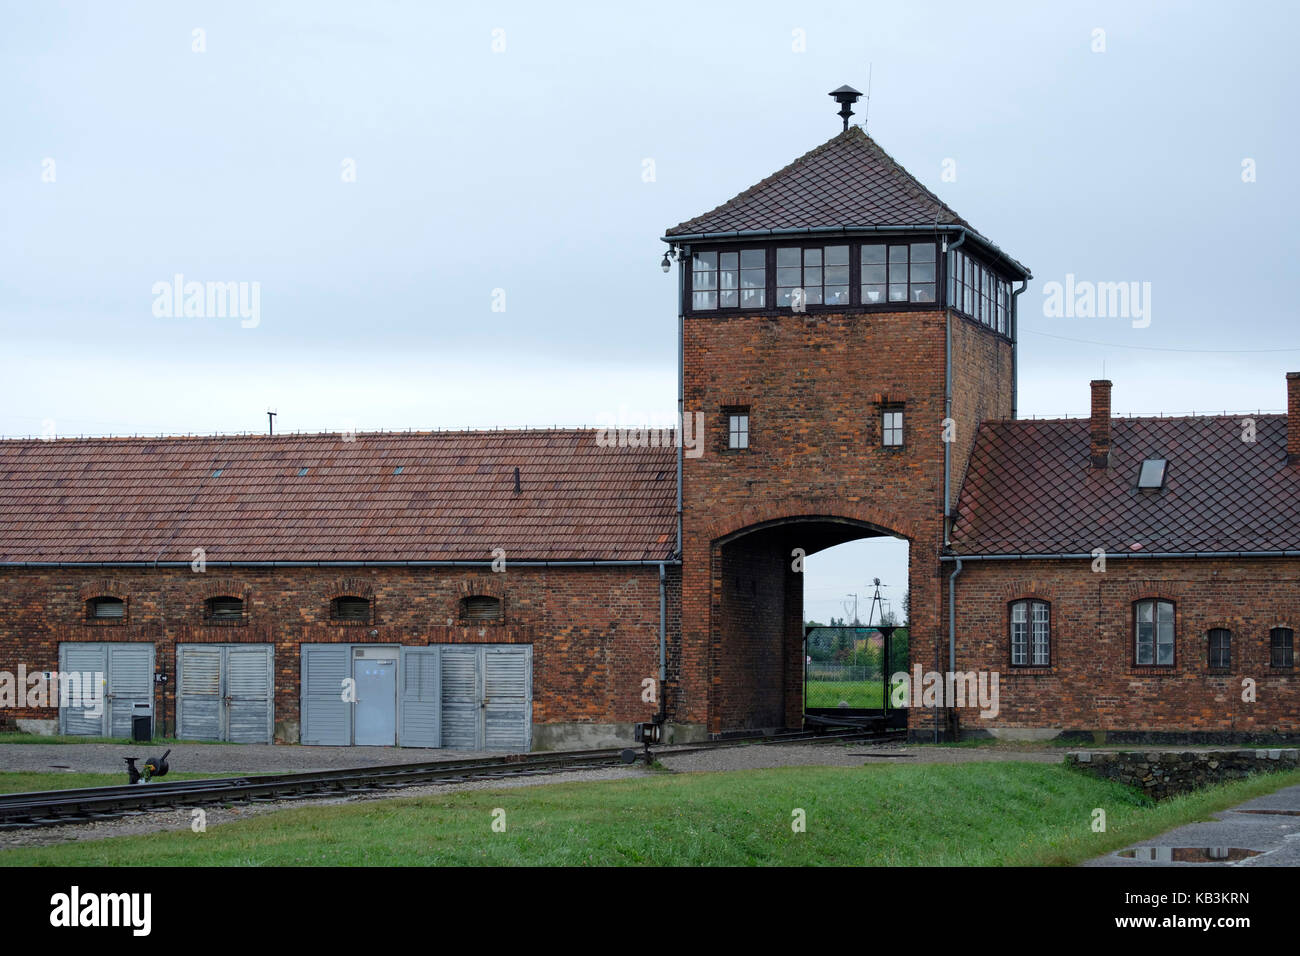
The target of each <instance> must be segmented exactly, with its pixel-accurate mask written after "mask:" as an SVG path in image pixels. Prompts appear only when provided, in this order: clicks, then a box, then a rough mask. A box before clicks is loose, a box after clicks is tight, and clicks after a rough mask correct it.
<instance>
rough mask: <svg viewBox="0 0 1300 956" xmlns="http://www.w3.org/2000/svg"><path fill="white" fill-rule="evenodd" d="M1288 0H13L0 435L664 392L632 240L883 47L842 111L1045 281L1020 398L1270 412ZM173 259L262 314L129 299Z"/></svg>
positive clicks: (765, 164) (641, 412) (1293, 344)
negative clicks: (1106, 388) (1071, 0)
mask: <svg viewBox="0 0 1300 956" xmlns="http://www.w3.org/2000/svg"><path fill="white" fill-rule="evenodd" d="M1298 19H1300V17H1298V16H1297V13H1296V8H1295V6H1294V5H1292V4H1286V3H1275V4H1270V3H1254V4H1251V5H1249V6H1248V7H1239V6H1230V5H1226V4H1214V5H1211V4H1192V3H1184V4H1176V5H1175V4H1160V3H1136V4H1135V3H1131V2H1130V3H1115V4H1055V3H1053V4H1029V3H1026V4H1017V3H990V4H978V5H972V4H968V3H961V4H958V3H951V4H949V3H935V4H926V3H917V2H907V3H898V2H891V3H880V4H875V3H872V4H867V3H860V2H859V3H844V4H832V3H805V4H790V3H788V2H787V3H762V2H755V0H746V2H743V3H734V4H722V3H700V4H695V5H691V6H682V5H676V6H674V5H671V4H667V5H665V4H659V5H654V4H651V5H645V4H636V5H630V4H629V5H611V4H590V5H583V4H559V3H556V4H535V3H534V4H472V5H466V4H446V3H364V4H362V3H355V2H351V3H326V2H310V3H309V2H299V3H251V2H249V3H239V2H229V0H223V2H220V3H172V2H166V3H164V2H157V3H134V4H118V3H114V4H104V3H91V2H85V3H71V4H55V3H40V4H8V5H6V7H5V9H4V11H3V13H0V82H2V83H3V89H4V91H5V92H4V95H3V97H0V128H3V130H4V135H3V139H2V140H0V190H2V196H3V201H2V202H0V323H3V343H4V358H5V361H4V366H3V367H4V375H3V376H0V397H2V399H3V401H0V434H4V435H8V436H15V435H27V434H40V433H42V432H46V433H51V432H52V433H54V434H58V435H70V434H123V433H136V432H148V433H158V432H168V433H176V432H213V431H222V432H229V431H241V430H262V429H264V428H265V425H266V416H265V412H266V410H267V409H268V408H274V409H276V410H277V411H278V413H279V415H278V418H277V430H287V431H293V430H304V431H319V430H334V429H339V428H343V427H346V426H348V425H353V426H355V427H357V428H360V429H371V428H408V427H411V428H432V427H463V426H493V425H511V426H549V425H552V424H561V425H584V424H600V423H605V422H608V421H610V420H611V419H613V418H615V417H619V418H623V419H626V420H632V421H641V420H647V419H648V420H653V421H656V422H658V421H666V420H667V419H668V418H669V416H671V414H672V413H673V411H674V401H675V388H676V364H675V357H674V356H675V346H676V339H675V336H676V308H675V303H674V292H675V288H676V282H675V280H674V279H672V278H670V277H666V276H664V275H663V274H662V273H661V272H660V270H659V259H660V257H661V255H662V253H663V246H662V244H661V243H660V242H659V241H658V238H659V237H660V236H661V235H662V234H663V231H664V229H665V228H667V227H669V226H671V225H674V224H676V223H677V222H679V221H682V220H684V219H687V218H689V217H691V216H694V215H696V214H698V213H700V212H703V211H705V210H707V209H710V208H712V207H713V206H715V205H717V204H718V203H720V202H722V201H724V200H726V199H728V198H730V197H731V196H733V195H734V194H736V193H737V192H739V191H741V190H742V189H744V188H746V187H748V186H749V185H751V184H752V183H754V182H756V181H758V180H759V179H761V178H763V177H764V176H766V175H767V174H769V173H771V172H773V171H774V170H776V169H778V168H780V167H781V166H783V165H785V164H786V163H788V162H789V161H790V160H791V159H793V158H794V157H796V156H798V155H800V154H802V153H804V152H806V151H807V150H808V149H810V148H812V147H813V146H816V145H817V144H818V143H820V142H822V141H824V140H825V139H827V138H829V137H830V136H832V135H834V134H835V133H836V132H838V130H839V123H840V121H839V119H838V118H837V117H836V116H835V106H834V104H833V103H832V101H831V100H830V99H829V98H828V97H827V96H826V93H827V91H829V90H831V89H834V88H835V87H837V86H839V85H841V84H843V83H848V84H850V85H853V86H856V87H857V88H858V89H862V90H866V89H867V85H868V76H869V75H870V82H871V101H870V117H869V121H868V124H867V126H868V132H869V133H870V134H871V135H872V136H873V137H875V138H876V139H877V140H878V141H879V142H880V144H881V145H882V146H883V147H884V148H885V149H886V150H888V151H889V152H890V153H891V154H892V155H893V156H894V157H895V158H896V159H897V160H898V161H899V162H900V163H902V164H903V165H904V166H905V167H907V168H908V169H909V170H910V171H911V172H912V173H913V174H914V175H916V176H917V177H918V178H919V179H920V180H921V181H922V182H924V183H925V184H926V185H927V186H929V187H930V188H931V189H933V190H934V191H935V192H937V193H938V194H939V195H940V196H941V197H942V198H943V199H944V200H945V201H946V202H947V203H948V204H949V205H950V206H952V207H953V208H954V209H956V210H957V211H958V213H960V214H961V215H962V216H963V217H965V218H966V219H967V220H969V221H970V222H972V223H973V224H974V225H975V226H976V228H978V229H979V230H980V231H981V232H983V233H984V234H985V235H987V236H989V237H990V238H991V239H992V240H993V241H994V242H996V243H997V244H998V245H1000V246H1001V247H1002V248H1003V249H1005V250H1007V251H1008V252H1009V253H1011V254H1012V255H1014V256H1015V257H1016V258H1018V259H1019V260H1020V261H1022V262H1024V263H1025V264H1026V265H1028V266H1029V267H1030V268H1031V269H1032V270H1033V272H1034V275H1035V279H1034V280H1033V282H1032V283H1031V284H1030V286H1029V289H1028V290H1027V291H1026V292H1025V294H1024V295H1023V296H1022V297H1021V299H1020V302H1021V344H1020V374H1021V378H1020V412H1021V414H1022V415H1031V414H1037V415H1061V414H1074V415H1082V414H1085V413H1086V411H1087V408H1088V394H1087V392H1088V387H1087V382H1088V380H1089V379H1090V378H1093V377H1097V376H1099V375H1100V374H1101V373H1102V370H1103V363H1104V369H1105V374H1106V375H1107V377H1109V378H1111V379H1112V380H1113V381H1114V382H1115V394H1114V401H1115V407H1116V410H1117V411H1118V412H1121V413H1124V412H1147V413H1155V412H1163V413H1166V414H1169V413H1188V412H1191V411H1194V410H1195V411H1207V410H1213V411H1219V410H1223V409H1228V410H1243V409H1257V408H1262V409H1265V410H1267V409H1273V410H1281V409H1282V408H1283V407H1284V405H1285V398H1284V395H1285V388H1284V379H1283V375H1284V373H1285V372H1286V371H1288V370H1292V369H1300V334H1297V331H1296V305H1295V299H1296V294H1295V291H1294V289H1293V288H1291V287H1290V286H1291V284H1292V283H1293V282H1294V277H1295V271H1296V270H1295V267H1294V262H1295V253H1296V245H1297V240H1296V236H1297V235H1300V227H1298V223H1300V216H1297V212H1298V211H1300V210H1298V208H1297V207H1298V206H1300V203H1297V190H1298V189H1300V186H1298V185H1297V182H1298V180H1297V175H1296V171H1295V170H1296V156H1297V155H1298V153H1300V150H1298V149H1297V147H1298V146H1300V142H1298V139H1300V134H1298V133H1297V124H1296V122H1295V109H1296V105H1295V104H1296V102H1297V85H1298V84H1297V81H1296V71H1295V67H1294V61H1295V57H1294V49H1293V45H1294V41H1295V37H1296V35H1297V26H1298V23H1297V20H1298ZM196 31H200V32H198V33H196ZM1098 31H1103V32H1102V33H1099V32H1098ZM196 47H201V48H202V49H201V50H197V49H196ZM801 47H802V50H801V49H800V48H801ZM869 70H870V73H869ZM864 106H865V104H859V108H858V115H857V117H855V120H856V121H859V122H860V121H862V120H863V119H864V112H865V111H864V109H863V107H864ZM647 161H651V162H652V164H653V166H652V168H653V181H646V180H647V178H648V177H647V176H646V170H647V168H650V167H649V165H648V163H647ZM945 169H947V170H949V176H947V177H946V178H945V175H944V171H945ZM1250 171H1253V179H1254V181H1245V180H1247V179H1250V178H1251V176H1250V175H1247V176H1246V177H1245V178H1243V172H1250ZM952 172H955V179H954V178H953V177H952V175H951V173H952ZM353 173H354V175H353ZM177 274H180V275H183V276H184V277H185V280H186V281H233V282H245V283H250V284H251V283H254V282H256V283H258V284H259V292H260V301H259V310H258V314H257V322H256V324H255V325H252V326H251V327H245V326H246V325H249V323H247V322H241V320H240V319H239V318H215V317H209V318H184V317H165V316H159V315H157V314H155V313H156V311H157V309H156V308H155V306H156V299H157V295H156V293H155V291H154V287H155V284H157V283H160V282H170V281H172V279H173V277H174V276H175V275H177ZM1067 275H1073V276H1074V277H1075V279H1076V281H1092V282H1119V281H1124V282H1138V283H1150V286H1149V288H1150V303H1149V304H1150V311H1149V315H1148V316H1147V318H1149V324H1144V322H1143V320H1141V319H1131V318H1129V317H1119V318H1114V317H1112V318H1084V317H1074V318H1064V317H1050V316H1048V315H1045V314H1044V301H1045V296H1044V289H1045V287H1047V285H1048V283H1051V282H1053V281H1056V282H1062V283H1064V282H1065V281H1066V276H1067ZM497 290H500V291H497ZM494 296H495V298H494ZM494 302H495V303H496V305H497V307H498V308H500V306H501V304H502V303H504V306H505V309H504V311H494V310H493V304H494ZM1135 323H1137V324H1138V326H1140V327H1135ZM1088 343H1103V344H1088ZM903 551H904V549H903V548H902V547H901V546H900V545H897V544H894V545H892V546H891V545H888V544H885V543H880V542H877V543H870V544H860V545H850V546H844V548H842V549H839V550H837V551H836V552H835V553H834V554H833V555H831V554H828V555H826V556H824V557H823V558H822V559H821V561H820V562H817V561H814V563H813V566H812V568H811V569H810V570H811V571H812V572H813V574H812V575H811V576H810V581H809V585H808V587H809V595H808V596H809V601H808V605H809V608H808V610H809V614H810V615H811V616H820V617H822V618H823V619H824V618H826V617H829V616H830V615H832V614H834V615H836V616H838V615H840V614H841V613H842V607H841V599H842V596H843V594H845V593H848V592H850V591H859V592H861V591H863V589H864V587H863V585H864V582H865V581H866V580H868V579H869V578H870V577H872V576H876V575H878V576H880V577H882V578H884V579H885V580H886V582H887V583H890V582H900V581H901V578H900V575H901V574H902V573H903V572H902V568H903V565H902V563H901V559H900V557H899V555H900V553H902V552H903ZM895 592H896V596H895V604H896V606H897V603H898V601H899V599H900V597H901V587H899V586H898V585H895Z"/></svg>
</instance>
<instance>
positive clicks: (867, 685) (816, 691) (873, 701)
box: [804, 680, 884, 709]
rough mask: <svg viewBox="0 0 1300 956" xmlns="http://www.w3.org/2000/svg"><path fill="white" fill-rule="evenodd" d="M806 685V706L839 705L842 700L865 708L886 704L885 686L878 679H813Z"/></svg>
mask: <svg viewBox="0 0 1300 956" xmlns="http://www.w3.org/2000/svg"><path fill="white" fill-rule="evenodd" d="M806 686H807V691H806V694H805V704H804V706H805V707H838V706H839V705H840V701H842V700H846V701H848V702H849V706H850V707H857V708H863V709H867V708H874V709H879V708H880V707H882V706H884V704H883V701H884V688H883V687H882V686H881V684H880V681H878V680H836V681H830V680H813V681H809V682H808V683H807V685H806Z"/></svg>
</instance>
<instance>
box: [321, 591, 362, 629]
mask: <svg viewBox="0 0 1300 956" xmlns="http://www.w3.org/2000/svg"><path fill="white" fill-rule="evenodd" d="M330 619H331V620H334V621H339V622H342V623H345V624H356V623H368V622H369V621H370V601H369V599H367V598H363V597H352V596H344V597H336V598H335V599H334V600H332V601H330Z"/></svg>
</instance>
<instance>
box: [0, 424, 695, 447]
mask: <svg viewBox="0 0 1300 956" xmlns="http://www.w3.org/2000/svg"><path fill="white" fill-rule="evenodd" d="M610 427H625V428H628V429H632V428H646V429H652V428H653V429H654V430H656V431H665V430H666V431H672V430H673V426H667V427H666V428H658V427H657V426H653V425H648V424H647V425H627V426H608V425H589V426H582V427H577V428H441V429H420V430H410V431H357V432H348V431H346V430H339V431H332V432H281V433H280V434H278V435H267V434H264V433H262V432H214V433H212V434H210V435H199V434H193V435H164V434H159V435H77V436H72V435H67V436H57V437H54V438H36V437H33V436H0V445H22V444H33V445H55V444H69V443H73V442H84V443H88V442H122V443H126V442H159V441H167V442H171V441H175V442H181V441H224V440H244V439H249V440H259V441H261V440H272V441H290V440H308V439H333V440H339V439H340V437H341V436H343V435H346V434H352V435H354V436H355V437H357V438H362V437H364V438H430V437H439V436H447V437H453V436H468V435H565V434H573V435H581V434H586V433H594V432H598V431H600V430H601V429H602V428H610Z"/></svg>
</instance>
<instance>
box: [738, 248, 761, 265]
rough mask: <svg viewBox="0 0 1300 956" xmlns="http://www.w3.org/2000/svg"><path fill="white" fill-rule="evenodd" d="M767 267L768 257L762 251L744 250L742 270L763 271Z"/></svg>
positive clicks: (741, 258)
mask: <svg viewBox="0 0 1300 956" xmlns="http://www.w3.org/2000/svg"><path fill="white" fill-rule="evenodd" d="M766 266H767V255H766V254H765V253H764V252H763V250H762V249H743V250H741V253H740V268H742V269H763V268H765V267H766Z"/></svg>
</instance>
